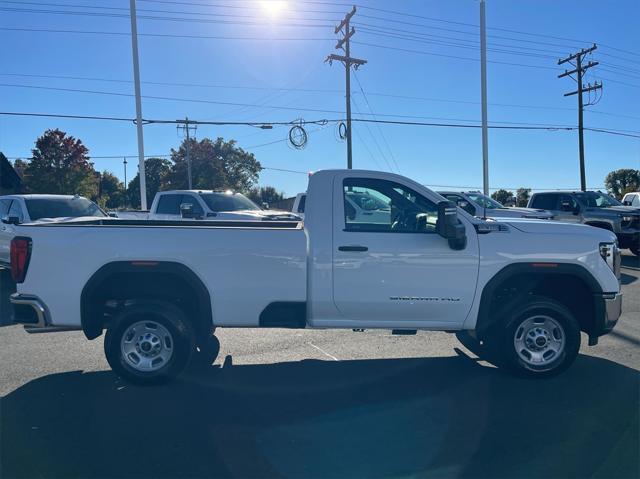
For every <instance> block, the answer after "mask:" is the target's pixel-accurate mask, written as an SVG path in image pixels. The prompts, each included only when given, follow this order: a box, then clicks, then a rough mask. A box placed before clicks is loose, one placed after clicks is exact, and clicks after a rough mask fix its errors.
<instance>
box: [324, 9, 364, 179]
mask: <svg viewBox="0 0 640 479" xmlns="http://www.w3.org/2000/svg"><path fill="white" fill-rule="evenodd" d="M355 13H356V7H355V6H354V7H353V9H352V10H351V11H350V12H349V13H347V15H346V16H345V17H344V19H343V20H342V21H341V22H340V25H338V26H337V27H336V29H335V32H334V33H336V34H337V33H338V32H342V35H343V37H342V38H341V39H340V40H338V43H336V50H339V49H343V50H344V53H345V54H344V55H335V54H331V55H329V56H328V57H327V59H326V60H325V61H327V62H329V64H330V65H331V64H332V63H333V61H334V60H335V61H339V62H342V64H343V65H344V67H345V72H346V77H345V80H346V82H345V83H346V87H345V88H346V101H347V168H348V169H351V168H352V167H353V159H352V155H353V153H352V152H353V148H352V143H351V65H354V68H355V69H356V70H357V69H358V67H359V66H361V65H364V64H365V63H367V61H366V60H360V59H358V58H352V57H351V49H350V46H349V40H350V39H351V37H352V36H353V35H354V34H355V33H356V29H355V28H353V27H351V26H350V25H349V23H350V21H351V17H353V16H354V15H355Z"/></svg>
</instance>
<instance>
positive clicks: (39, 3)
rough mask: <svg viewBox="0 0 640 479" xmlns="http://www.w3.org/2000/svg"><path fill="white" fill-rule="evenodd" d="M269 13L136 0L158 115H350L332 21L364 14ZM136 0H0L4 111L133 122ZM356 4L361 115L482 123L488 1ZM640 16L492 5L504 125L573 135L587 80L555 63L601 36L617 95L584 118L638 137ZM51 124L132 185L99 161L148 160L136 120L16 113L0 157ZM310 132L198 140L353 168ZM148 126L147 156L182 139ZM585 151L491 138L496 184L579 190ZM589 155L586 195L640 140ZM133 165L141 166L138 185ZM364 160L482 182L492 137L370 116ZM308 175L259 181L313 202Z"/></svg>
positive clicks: (152, 107)
mask: <svg viewBox="0 0 640 479" xmlns="http://www.w3.org/2000/svg"><path fill="white" fill-rule="evenodd" d="M180 3H182V4H180ZM263 3H264V2H259V1H258V2H256V1H240V0H180V1H178V0H176V1H168V0H153V1H150V0H146V1H142V0H138V3H137V4H138V10H139V11H138V15H139V16H140V18H139V20H138V25H139V32H140V33H141V34H144V35H142V36H140V39H139V43H140V64H141V79H142V81H143V84H142V93H143V96H145V97H147V98H144V99H143V116H144V117H145V118H151V119H163V120H173V119H177V118H184V117H185V116H188V117H189V118H191V119H196V120H221V121H226V120H229V121H265V122H269V121H291V120H296V119H300V118H301V119H304V120H307V121H311V120H321V119H335V118H342V117H343V116H344V114H343V113H336V112H343V111H344V69H343V67H342V66H341V65H338V64H334V65H333V66H329V65H328V64H325V63H324V59H325V57H326V55H327V54H329V53H333V52H335V50H334V44H335V40H336V35H335V34H334V33H333V28H332V27H331V25H333V24H335V23H337V22H338V21H339V19H340V18H341V17H343V16H344V13H346V11H348V10H349V9H350V7H348V6H347V5H349V4H348V3H345V2H341V1H336V2H329V1H327V2H320V1H296V0H284V1H282V2H281V3H282V5H283V8H282V9H281V11H280V12H278V14H276V15H272V14H271V13H272V12H270V8H267V7H265V6H264V5H263ZM62 5H67V6H62ZM128 5H129V2H128V1H127V0H111V1H107V0H33V1H26V0H25V1H15V2H8V1H5V0H2V1H0V28H2V29H3V30H2V48H1V49H0V64H1V65H2V68H1V69H0V105H1V108H0V110H1V111H15V112H38V113H55V114H70V115H96V116H117V117H126V118H133V117H135V104H134V99H133V97H131V96H130V95H132V94H133V84H132V83H131V80H132V76H133V74H132V62H131V42H130V37H129V36H128V35H127V34H128V32H129V29H130V25H129V19H128V17H127V16H126V14H127V13H128ZM358 5H359V6H360V7H359V8H358V12H357V13H356V15H355V17H354V18H353V22H354V24H355V26H356V30H357V32H356V35H355V36H354V37H353V45H352V55H353V56H356V57H359V58H364V59H366V60H367V61H368V63H367V64H366V65H365V66H364V67H362V68H361V69H360V70H359V71H358V72H357V79H358V80H359V81H360V84H361V85H362V89H363V90H364V92H365V94H366V98H365V96H363V94H362V91H361V89H360V85H359V84H358V82H357V81H356V79H355V78H354V79H353V82H352V91H353V92H354V94H353V102H354V103H353V116H354V117H360V118H374V117H373V115H372V113H373V114H375V115H376V116H375V117H376V118H378V119H385V120H409V121H432V122H444V123H461V124H477V123H478V122H479V121H480V104H479V102H480V64H479V62H478V61H477V59H479V47H478V45H477V43H478V39H479V37H478V28H477V27H475V26H474V25H477V24H478V16H479V13H478V11H479V7H478V2H477V1H475V0H456V1H450V0H424V1H414V0H398V1H394V2H390V1H388V0H387V1H382V0H371V1H366V0H359V3H358ZM379 9H384V10H392V11H394V12H401V13H406V14H409V15H414V16H407V15H400V14H398V13H389V12H385V11H380V10H379ZM16 10H21V11H16ZM43 11H48V13H43ZM54 12H56V13H54ZM64 12H66V13H64ZM167 12H168V13H167ZM84 13H90V15H85V14H84ZM194 13H198V14H194ZM144 17H155V18H144ZM158 17H171V18H173V19H174V20H170V21H167V20H160V19H158ZM176 18H182V19H190V20H189V21H185V20H179V21H177V20H175V19H176ZM638 18H640V2H638V1H637V0H629V1H624V0H618V1H610V2H596V1H593V0H581V1H575V0H565V1H562V2H558V1H555V0H520V1H514V0H487V26H488V27H489V30H488V34H489V38H488V47H489V49H490V50H491V51H489V52H488V59H489V61H490V62H491V63H489V65H488V98H489V103H490V105H489V122H490V123H492V124H496V125H506V124H509V123H507V122H513V123H519V124H529V125H530V124H542V125H570V126H575V125H576V124H577V107H576V104H577V99H576V97H575V96H573V97H568V98H565V97H563V93H565V92H567V91H570V90H572V89H574V86H575V84H574V83H573V81H572V80H571V79H569V78H563V79H558V78H557V74H558V73H560V72H562V68H561V67H557V65H556V60H557V58H558V57H559V56H563V55H566V54H569V53H572V52H573V51H575V50H577V49H579V48H581V47H588V46H590V44H591V43H592V42H597V43H598V44H599V48H598V50H597V51H596V52H595V53H594V54H593V56H592V59H593V60H597V61H601V62H602V63H601V65H599V66H597V67H595V68H593V69H592V70H590V74H589V76H588V77H587V78H586V79H585V81H591V82H593V81H594V80H596V79H601V80H602V81H603V83H604V90H603V96H602V98H601V100H600V102H599V103H598V104H597V105H594V106H591V107H589V108H587V111H586V112H585V125H586V126H588V127H594V128H598V127H600V128H607V129H613V130H618V131H621V132H636V133H632V134H636V135H637V134H639V132H640V113H639V112H638V105H640V54H639V53H638V46H639V45H640V33H639V30H638V28H637V19H638ZM16 29H25V30H29V31H25V30H16ZM33 30H57V32H52V31H47V32H44V31H33ZM60 30H66V31H83V32H111V33H114V34H109V35H107V34H97V33H82V34H80V33H60V32H59V31H60ZM523 32H524V33H523ZM115 33H118V34H115ZM532 34H533V35H532ZM153 35H165V36H153ZM176 35H182V36H196V37H197V36H199V37H215V38H183V37H176ZM238 37H240V38H243V39H238ZM229 38H232V39H229ZM247 38H249V39H247ZM407 50H409V51H407ZM505 51H508V52H511V53H505ZM417 52H421V53H417ZM514 52H515V53H516V54H513V53H514ZM634 52H635V53H634ZM452 57H458V58H452ZM522 65H529V66H522ZM53 77H59V78H53ZM62 77H67V78H62ZM68 77H74V78H77V79H72V78H68ZM83 78H84V79H83ZM89 78H91V79H93V80H89ZM95 79H100V80H99V81H98V80H95ZM106 80H109V81H106ZM157 83H164V84H162V85H159V84H157ZM167 83H168V84H182V85H167ZM185 84H186V85H185ZM195 85H199V86H195ZM28 86H32V87H34V86H35V87H38V88H27V87H28ZM42 87H45V88H47V89H44V88H42ZM60 89H66V90H70V89H72V90H85V91H92V92H101V93H86V92H85V93H82V92H72V91H61V90H60ZM310 90H311V91H310ZM105 93H111V94H105ZM149 97H164V98H174V99H175V98H178V99H188V100H192V101H182V100H181V101H177V100H162V99H158V98H149ZM406 97H410V98H406ZM221 103H223V104H221ZM224 103H227V104H224ZM228 103H231V104H250V105H256V106H245V107H242V106H235V105H229V104H228ZM314 110H321V111H314ZM414 117H416V118H414ZM501 122H505V123H501ZM47 128H60V129H62V130H65V131H67V132H68V133H69V134H71V135H74V136H76V137H78V138H80V139H82V141H83V142H84V143H85V144H86V145H87V147H88V148H89V149H90V153H91V155H92V157H94V159H93V161H94V163H95V167H96V168H97V169H99V170H105V169H106V170H110V171H112V172H114V173H115V174H117V175H118V176H120V177H121V178H122V177H123V167H122V159H121V158H114V159H108V158H96V157H100V156H117V157H121V156H123V155H134V156H135V155H136V153H137V146H136V129H135V126H134V125H133V124H130V123H117V122H103V121H80V120H66V119H50V118H49V119H45V118H20V117H8V116H0V151H2V152H4V153H5V154H6V155H7V156H8V157H16V156H21V157H24V156H28V155H29V154H30V150H31V148H32V146H33V143H34V141H35V139H36V138H37V136H39V135H40V134H42V132H43V131H44V130H45V129H47ZM306 128H307V131H308V133H309V141H308V144H307V146H306V148H305V149H303V150H295V149H293V148H291V147H290V146H288V144H287V142H286V141H284V139H285V138H286V137H287V134H288V129H287V128H286V127H277V128H274V129H273V130H261V129H256V128H252V127H246V126H242V127H238V126H234V127H230V126H200V127H198V130H197V132H196V136H197V137H198V138H203V137H205V136H207V137H212V138H213V137H217V136H222V137H223V138H225V139H232V138H233V139H236V140H237V141H238V143H239V145H240V146H242V147H243V148H245V149H247V150H249V151H251V152H253V153H255V155H256V157H257V159H258V160H259V161H260V162H261V163H262V164H263V166H265V167H268V168H280V169H288V170H296V171H300V172H306V171H312V170H318V169H323V168H341V167H344V166H345V165H346V144H345V143H344V142H342V141H340V139H339V137H338V134H337V129H336V125H335V124H333V123H329V124H328V125H326V126H324V127H321V126H317V125H307V127H306ZM144 133H145V153H146V154H147V155H156V154H168V153H169V151H170V149H171V148H172V147H176V146H177V145H178V144H179V142H180V141H181V135H180V134H179V133H178V132H177V131H176V127H175V126H174V125H147V126H145V127H144ZM577 142H578V137H577V132H575V131H546V130H545V131H517V130H490V133H489V158H490V186H491V187H492V188H498V187H509V188H516V187H520V186H526V187H532V188H540V189H542V188H569V187H571V188H575V187H578V186H579V172H578V156H577V150H578V148H577ZM585 149H586V164H587V186H588V187H591V188H597V187H601V186H602V184H603V180H604V176H605V175H606V173H607V172H609V171H611V170H613V169H617V168H624V167H627V168H640V139H638V138H631V137H625V136H619V135H610V134H604V133H597V132H591V131H588V132H586V133H585ZM136 161H137V160H136V158H129V162H130V163H129V178H131V177H132V176H133V171H132V170H133V169H134V168H135V164H136ZM354 167H356V168H367V169H378V170H391V171H399V172H400V173H402V174H404V175H406V176H409V177H411V178H413V179H416V180H418V181H420V182H422V183H424V184H429V185H447V186H464V187H467V186H474V187H480V186H481V185H482V150H481V132H480V130H479V129H473V128H468V129H467V128H465V129H462V128H435V127H424V126H398V125H375V124H367V125H365V124H363V123H356V124H354ZM306 182H307V176H306V175H305V174H303V173H289V172H282V171H277V170H275V169H265V170H264V171H263V172H262V173H261V176H260V184H263V185H266V184H269V185H273V186H276V187H277V188H279V189H281V190H284V191H285V192H286V193H287V194H295V193H297V192H299V191H303V190H304V189H305V188H306Z"/></svg>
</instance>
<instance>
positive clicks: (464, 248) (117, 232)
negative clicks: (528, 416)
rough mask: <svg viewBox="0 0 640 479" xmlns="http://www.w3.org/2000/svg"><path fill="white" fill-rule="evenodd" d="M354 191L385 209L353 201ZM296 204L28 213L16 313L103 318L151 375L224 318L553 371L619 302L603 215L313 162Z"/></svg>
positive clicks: (83, 325)
mask: <svg viewBox="0 0 640 479" xmlns="http://www.w3.org/2000/svg"><path fill="white" fill-rule="evenodd" d="M353 193H360V194H366V195H370V196H371V197H375V198H376V199H377V200H378V201H380V202H383V203H386V205H387V207H388V210H389V214H387V215H381V216H376V217H375V218H373V217H372V218H371V219H370V220H367V219H365V218H358V217H354V216H352V215H350V214H349V209H348V208H345V199H346V198H347V197H348V196H350V195H352V194H353ZM305 210H306V211H305V213H306V216H305V218H306V219H305V221H304V223H302V222H255V221H254V222H249V221H245V222H237V221H236V222H232V221H166V222H161V221H151V222H149V221H133V220H132V221H127V220H118V219H109V218H107V219H103V220H93V221H83V220H79V221H75V222H74V221H71V222H67V223H59V224H55V223H54V224H50V225H48V224H37V225H36V224H33V225H21V226H19V227H18V228H19V235H20V236H19V237H17V238H15V239H14V240H13V242H12V245H11V267H12V274H13V276H14V279H15V281H16V283H17V284H18V292H17V293H16V294H15V295H13V296H12V298H11V302H12V303H13V306H14V312H15V320H16V322H19V323H23V324H25V327H26V329H27V331H29V332H38V331H41V332H44V331H61V330H72V329H81V330H83V331H84V333H85V335H86V337H87V338H89V339H94V338H96V337H98V336H100V335H101V334H102V332H103V331H104V330H106V336H105V340H104V348H105V353H106V357H107V360H108V361H109V364H110V365H111V367H112V368H113V369H114V370H115V371H116V373H117V374H119V375H120V376H122V377H123V378H125V379H127V380H129V381H132V382H137V383H142V384H151V383H158V382H162V381H166V380H168V379H169V378H171V377H173V376H175V375H177V374H179V373H180V372H181V371H182V370H183V368H184V367H185V366H186V365H187V363H188V362H189V361H190V359H191V358H192V356H194V359H195V358H203V357H207V359H208V360H211V359H212V358H211V357H210V356H215V354H217V351H218V348H219V344H218V343H217V340H216V339H215V336H214V335H213V334H212V333H214V332H215V329H216V328H221V327H229V328H231V327H236V328H240V327H244V328H246V327H254V328H257V327H261V328H267V327H272V328H310V329H311V328H320V329H322V328H340V329H372V328H382V329H391V330H394V331H396V332H399V333H413V332H415V331H416V330H440V331H448V332H456V333H457V334H458V336H459V338H461V340H463V341H464V342H465V344H472V345H475V346H480V348H479V350H482V351H492V354H491V356H492V358H494V359H492V360H494V361H495V362H496V364H498V365H504V366H506V367H508V368H510V369H512V370H514V371H516V372H518V373H520V374H523V375H529V376H548V375H553V374H556V373H558V372H560V371H562V370H564V369H565V368H567V367H568V366H569V365H570V364H571V363H572V362H573V360H574V359H575V358H576V356H577V354H578V348H579V345H580V340H581V331H583V332H585V333H586V334H587V335H588V337H589V344H591V345H594V344H596V343H597V340H598V337H599V336H601V335H603V334H605V333H607V332H608V331H610V330H611V329H612V328H613V327H614V325H615V323H616V322H617V320H618V317H619V316H620V314H621V303H622V296H621V292H620V284H619V269H620V254H619V251H618V248H617V245H616V239H615V236H614V235H613V233H611V232H608V231H605V230H602V229H596V228H591V227H588V226H584V225H577V224H563V223H557V222H547V221H540V220H525V219H509V220H507V219H505V220H503V221H484V220H482V219H478V218H474V217H473V216H471V215H469V214H468V213H466V212H464V211H462V210H460V209H457V208H456V207H455V204H454V203H452V202H450V201H447V200H445V199H444V198H443V197H441V196H440V195H438V194H437V193H435V192H433V191H431V190H429V189H427V188H425V187H424V186H421V185H420V184H418V183H416V182H414V181H412V180H410V179H407V178H404V177H402V176H398V175H394V174H389V173H380V172H374V171H359V170H329V171H321V172H318V173H315V174H314V175H312V176H311V177H310V180H309V187H308V195H307V198H306V208H305ZM198 351H199V352H198ZM194 353H197V354H195V355H194ZM494 353H495V354H494Z"/></svg>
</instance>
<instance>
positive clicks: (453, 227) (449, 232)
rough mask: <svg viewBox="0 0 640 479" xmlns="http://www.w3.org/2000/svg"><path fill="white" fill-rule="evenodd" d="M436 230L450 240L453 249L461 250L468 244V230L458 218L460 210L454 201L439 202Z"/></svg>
mask: <svg viewBox="0 0 640 479" xmlns="http://www.w3.org/2000/svg"><path fill="white" fill-rule="evenodd" d="M436 232H437V233H438V234H439V235H440V236H442V237H443V238H446V239H447V240H448V241H449V247H450V248H451V249H455V250H460V249H464V248H465V247H466V246H467V230H466V229H465V227H464V225H463V224H462V223H461V222H460V220H459V219H458V210H457V208H456V205H455V203H454V202H453V201H441V202H440V203H438V221H437V223H436Z"/></svg>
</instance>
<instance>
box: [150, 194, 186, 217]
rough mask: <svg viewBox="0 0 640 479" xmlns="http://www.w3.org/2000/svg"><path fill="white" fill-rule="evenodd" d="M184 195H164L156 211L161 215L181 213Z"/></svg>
mask: <svg viewBox="0 0 640 479" xmlns="http://www.w3.org/2000/svg"><path fill="white" fill-rule="evenodd" d="M181 202H182V195H162V196H160V201H158V209H157V210H156V213H157V214H159V215H179V214H180V203H181Z"/></svg>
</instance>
